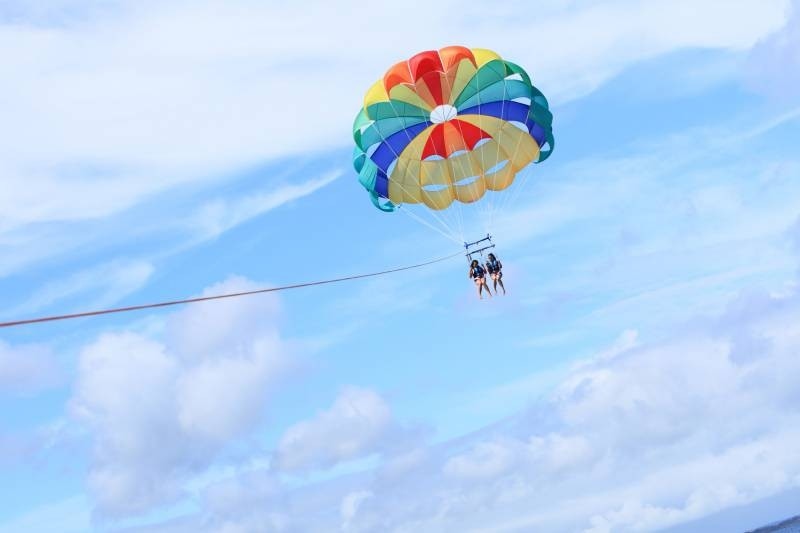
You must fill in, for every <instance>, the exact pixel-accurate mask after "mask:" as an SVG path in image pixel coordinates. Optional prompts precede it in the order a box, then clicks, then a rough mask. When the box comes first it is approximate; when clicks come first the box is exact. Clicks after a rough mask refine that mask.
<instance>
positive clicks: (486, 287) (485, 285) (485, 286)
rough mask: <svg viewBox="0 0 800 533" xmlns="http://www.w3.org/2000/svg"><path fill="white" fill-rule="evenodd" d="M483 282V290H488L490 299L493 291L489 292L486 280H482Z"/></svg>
mask: <svg viewBox="0 0 800 533" xmlns="http://www.w3.org/2000/svg"><path fill="white" fill-rule="evenodd" d="M481 281H482V282H483V288H484V289H486V293H487V294H488V295H489V298H491V297H492V291H490V290H489V284H488V283H486V278H481Z"/></svg>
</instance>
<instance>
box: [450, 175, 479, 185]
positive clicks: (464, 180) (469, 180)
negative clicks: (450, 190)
mask: <svg viewBox="0 0 800 533" xmlns="http://www.w3.org/2000/svg"><path fill="white" fill-rule="evenodd" d="M478 179H480V176H469V177H467V178H462V179H460V180H458V181H457V182H456V186H457V187H468V186H470V185H472V184H473V183H475V182H476V181H478Z"/></svg>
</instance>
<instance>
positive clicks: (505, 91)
mask: <svg viewBox="0 0 800 533" xmlns="http://www.w3.org/2000/svg"><path fill="white" fill-rule="evenodd" d="M552 120H553V115H552V114H551V113H550V111H549V110H548V105H547V100H546V99H545V97H544V95H543V94H542V93H541V92H540V91H539V90H538V89H537V88H536V87H534V86H533V85H532V84H531V81H530V77H529V76H528V74H527V73H526V72H525V71H524V70H523V69H522V68H520V67H519V66H517V65H515V64H514V63H511V62H509V61H505V60H503V59H502V58H501V57H500V56H499V55H497V54H496V53H495V52H492V51H491V50H484V49H480V48H473V49H469V48H464V47H462V46H449V47H446V48H442V49H441V50H439V51H436V50H432V51H427V52H422V53H419V54H417V55H415V56H413V57H412V58H411V59H409V60H408V61H402V62H400V63H397V64H396V65H394V66H393V67H392V68H390V69H389V70H388V71H387V72H386V74H385V75H384V77H383V78H382V79H380V80H378V81H377V82H376V83H375V84H374V85H373V86H372V87H371V88H370V89H369V90H368V91H367V94H366V96H365V98H364V107H363V108H362V109H361V111H360V112H359V113H358V116H357V117H356V120H355V123H354V125H353V137H354V138H355V142H356V148H355V151H354V154H353V156H354V166H355V168H356V171H357V172H358V173H359V181H360V182H361V184H362V185H363V186H364V187H365V188H366V189H367V191H368V192H369V194H370V196H371V198H372V201H373V203H374V204H375V206H376V207H378V208H379V209H381V210H383V211H394V210H395V209H396V207H397V206H398V205H400V204H407V203H415V204H416V203H422V204H425V205H426V206H428V207H429V208H431V209H435V210H442V209H445V208H447V207H448V206H449V205H450V204H451V203H452V202H453V201H459V202H463V203H471V202H475V201H477V200H479V199H480V198H482V197H483V196H484V194H485V193H486V191H487V190H491V191H500V190H503V189H505V188H507V187H508V186H509V185H511V183H512V182H513V181H514V177H515V176H516V174H517V172H519V171H520V170H521V169H523V168H525V167H526V166H527V165H528V164H530V163H538V162H540V161H544V160H545V159H547V157H548V156H549V155H550V153H551V151H552V149H553V146H554V140H553V131H552Z"/></svg>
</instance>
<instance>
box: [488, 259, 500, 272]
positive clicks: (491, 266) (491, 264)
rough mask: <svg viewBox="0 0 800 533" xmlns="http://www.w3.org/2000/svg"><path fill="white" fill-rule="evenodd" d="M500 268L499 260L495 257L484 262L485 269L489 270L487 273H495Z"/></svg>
mask: <svg viewBox="0 0 800 533" xmlns="http://www.w3.org/2000/svg"><path fill="white" fill-rule="evenodd" d="M501 268H502V267H501V266H500V261H498V260H497V259H495V260H494V261H487V262H486V270H488V271H489V274H497V273H498V272H500V269H501Z"/></svg>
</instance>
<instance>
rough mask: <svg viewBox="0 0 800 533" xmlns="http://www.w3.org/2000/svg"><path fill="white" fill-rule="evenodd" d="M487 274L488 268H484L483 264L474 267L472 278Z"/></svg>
mask: <svg viewBox="0 0 800 533" xmlns="http://www.w3.org/2000/svg"><path fill="white" fill-rule="evenodd" d="M485 275H486V270H484V269H483V267H482V266H480V265H478V266H476V267H475V268H473V269H472V278H473V279H475V278H482V277H484V276H485Z"/></svg>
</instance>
